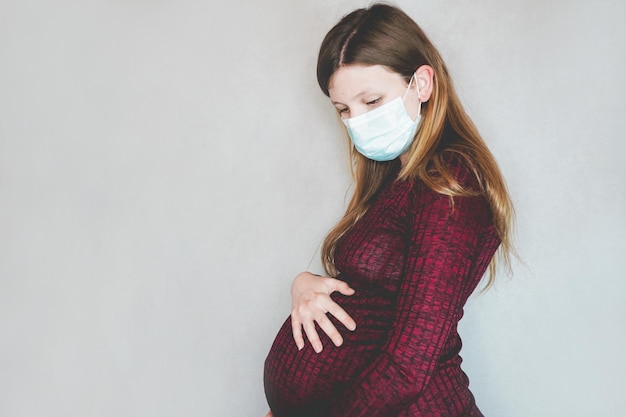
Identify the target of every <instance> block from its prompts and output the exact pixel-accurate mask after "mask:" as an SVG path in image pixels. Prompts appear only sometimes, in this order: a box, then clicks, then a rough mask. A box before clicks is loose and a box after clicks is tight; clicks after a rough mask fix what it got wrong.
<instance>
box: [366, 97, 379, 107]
mask: <svg viewBox="0 0 626 417" xmlns="http://www.w3.org/2000/svg"><path fill="white" fill-rule="evenodd" d="M379 101H380V98H377V99H374V100H372V101H368V102H367V105H368V106H371V105H374V104H377V103H378V102H379Z"/></svg>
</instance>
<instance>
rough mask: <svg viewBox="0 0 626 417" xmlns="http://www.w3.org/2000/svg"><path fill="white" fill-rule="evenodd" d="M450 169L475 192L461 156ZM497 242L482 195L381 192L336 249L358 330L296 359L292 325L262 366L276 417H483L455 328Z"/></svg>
mask: <svg viewBox="0 0 626 417" xmlns="http://www.w3.org/2000/svg"><path fill="white" fill-rule="evenodd" d="M450 169H451V172H452V173H453V175H454V176H455V178H456V179H457V180H458V181H459V182H460V183H461V184H463V185H465V186H466V187H472V188H474V189H478V184H477V181H476V179H475V178H474V176H473V174H472V173H471V171H470V170H469V169H468V168H467V167H465V166H464V165H463V164H462V163H461V162H459V160H458V159H457V158H451V160H450ZM499 244H500V241H499V239H498V237H497V234H496V232H495V230H494V227H493V224H492V218H491V214H490V209H489V206H488V204H487V201H486V199H485V197H483V196H478V197H455V198H454V206H452V205H451V203H450V198H449V197H447V196H444V195H441V194H438V193H436V192H434V191H432V190H430V189H429V188H428V187H426V186H425V185H424V184H423V183H422V182H420V181H395V182H391V183H390V184H388V185H387V186H386V187H384V188H383V189H382V190H381V191H380V193H379V195H378V196H377V197H376V200H375V201H374V203H373V204H372V206H371V207H370V208H369V210H368V211H367V213H366V214H365V215H364V217H363V218H361V219H360V220H359V221H358V223H357V224H356V225H355V226H354V227H353V229H352V230H351V231H350V232H349V233H347V234H346V235H345V236H344V237H343V238H342V239H341V241H340V242H339V244H338V245H337V250H336V254H335V265H336V267H337V269H338V270H339V271H340V272H341V274H340V276H339V279H342V280H345V281H346V282H348V283H349V284H350V285H351V286H352V287H353V288H354V289H355V290H356V293H355V294H354V295H352V296H343V295H340V294H337V293H335V294H333V299H334V300H335V301H337V302H338V303H339V304H340V305H341V306H342V307H343V308H344V309H345V310H346V311H347V312H348V314H350V315H351V316H352V317H353V318H354V320H355V321H356V323H357V329H356V330H355V331H354V332H350V331H348V330H346V329H345V328H344V327H343V326H342V325H341V324H339V323H338V322H337V321H336V320H335V319H334V318H332V317H331V320H333V323H335V325H336V326H337V328H338V329H339V331H340V332H341V334H342V336H343V338H344V344H343V345H342V346H340V347H335V346H334V345H333V343H332V342H331V341H330V339H329V338H328V337H327V336H326V335H325V334H323V332H322V331H321V330H320V329H319V327H318V328H317V329H318V333H320V337H321V338H322V342H323V343H324V350H323V351H322V352H321V353H319V354H317V353H315V351H314V350H313V349H312V348H311V346H310V343H308V341H306V342H307V343H306V346H305V348H304V349H303V350H301V351H298V349H297V348H296V345H295V343H294V341H293V338H292V335H291V323H290V319H287V321H286V322H285V323H284V325H283V326H282V327H281V329H280V331H279V333H278V335H277V336H276V339H275V341H274V344H273V346H272V348H271V350H270V352H269V355H268V357H267V359H266V361H265V375H264V383H265V392H266V396H267V399H268V402H269V405H270V407H271V409H272V411H273V412H274V415H275V417H308V416H310V417H322V416H324V417H357V416H362V417H366V416H367V417H377V416H378V417H396V416H402V417H408V416H412V417H417V416H428V417H437V416H441V417H443V416H446V417H456V416H482V414H481V413H480V411H479V410H478V408H477V407H476V404H475V402H474V397H473V396H472V394H471V392H470V391H469V388H468V385H469V380H468V378H467V376H466V375H465V373H464V372H463V371H462V370H461V357H460V356H459V351H460V350H461V339H460V337H459V335H458V333H457V324H458V322H459V320H460V319H461V317H462V316H463V306H464V304H465V302H466V301H467V298H468V297H469V295H470V294H471V293H472V291H474V289H475V288H476V286H477V284H478V282H479V281H480V278H481V277H482V275H483V274H484V272H485V270H486V268H487V266H488V264H489V261H490V260H491V258H492V256H493V254H494V252H495V251H496V249H497V247H498V245H499Z"/></svg>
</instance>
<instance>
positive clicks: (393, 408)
mask: <svg viewBox="0 0 626 417" xmlns="http://www.w3.org/2000/svg"><path fill="white" fill-rule="evenodd" d="M454 201H455V205H454V209H453V210H452V208H451V204H450V200H449V197H447V196H444V195H440V194H437V193H436V192H434V191H432V190H429V189H427V188H426V187H422V188H421V189H419V190H415V196H414V201H413V203H412V207H413V209H412V218H413V219H414V220H413V224H412V226H411V230H410V236H409V237H408V238H409V239H410V241H409V245H410V247H409V250H408V252H407V258H406V261H405V266H404V267H405V276H404V277H403V281H402V283H401V288H400V294H399V298H398V304H397V307H396V313H395V316H394V322H393V327H392V329H391V332H390V335H389V338H388V340H387V342H386V344H385V345H384V346H383V350H382V353H381V354H380V356H379V357H378V358H377V359H376V360H375V361H374V362H373V363H372V364H371V365H370V366H369V367H367V368H366V369H365V370H364V371H363V372H362V373H361V374H360V375H358V376H357V377H356V378H354V382H353V383H352V384H351V385H349V386H348V387H347V388H346V390H344V391H343V393H341V394H340V395H339V396H338V397H337V399H336V401H335V402H334V403H333V404H332V406H331V409H330V410H329V411H328V413H326V414H325V416H332V417H357V416H362V417H365V416H367V417H375V416H389V415H395V413H397V412H398V411H399V410H400V409H402V408H403V407H406V404H407V402H408V401H410V400H412V399H415V398H418V397H419V395H420V394H421V393H422V391H423V389H424V387H426V386H427V384H428V382H429V381H430V378H431V376H432V374H433V371H434V370H435V367H436V366H437V360H438V359H439V357H440V355H441V353H442V348H443V346H444V344H445V342H446V339H447V338H448V337H449V335H450V334H451V331H452V330H453V329H454V328H455V326H456V324H457V322H458V320H459V319H460V317H461V316H462V308H463V305H464V303H465V301H466V299H467V296H469V294H470V293H471V291H472V290H473V289H474V288H475V286H476V285H477V281H478V280H479V279H480V276H481V275H482V273H483V272H484V270H485V268H486V266H487V265H488V263H489V260H490V259H491V256H492V255H493V251H495V248H496V247H497V244H498V241H497V237H496V236H495V232H493V230H492V226H491V217H490V215H489V213H490V212H489V207H488V204H487V201H486V200H485V199H484V198H483V197H458V198H455V199H454ZM485 236H489V241H481V239H482V238H484V237H485ZM483 248H488V249H487V250H483ZM476 265H479V267H478V269H476V268H477V267H476Z"/></svg>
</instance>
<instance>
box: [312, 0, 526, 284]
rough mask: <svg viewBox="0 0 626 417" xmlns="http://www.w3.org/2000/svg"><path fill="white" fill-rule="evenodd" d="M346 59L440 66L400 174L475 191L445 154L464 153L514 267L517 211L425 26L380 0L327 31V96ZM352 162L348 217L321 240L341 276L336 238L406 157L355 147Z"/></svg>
mask: <svg viewBox="0 0 626 417" xmlns="http://www.w3.org/2000/svg"><path fill="white" fill-rule="evenodd" d="M345 65H383V66H385V67H387V68H389V69H391V70H392V71H394V72H396V73H398V74H400V75H401V76H403V77H404V78H405V79H406V81H407V82H408V81H409V79H410V78H411V76H412V75H413V73H414V72H415V70H416V69H417V68H419V67H420V66H422V65H429V66H431V67H432V68H433V71H434V77H433V91H432V94H431V97H430V100H429V101H427V102H425V103H423V104H422V120H421V122H420V127H419V129H418V132H417V134H416V138H415V140H414V141H413V143H412V145H411V147H410V148H409V149H408V150H407V151H406V152H407V156H408V158H407V160H406V163H405V164H404V166H403V167H402V169H401V171H400V173H399V175H398V176H399V179H400V180H412V179H419V180H421V181H423V182H424V183H425V184H426V185H427V186H428V187H430V188H431V189H433V190H434V191H436V192H438V193H441V194H444V195H447V196H449V197H450V198H453V197H456V196H461V197H462V196H471V195H476V191H472V190H467V189H464V188H463V187H462V186H461V185H460V184H459V183H458V182H457V181H456V180H455V179H454V178H453V176H452V175H451V174H450V172H449V170H448V167H447V164H446V162H445V160H444V156H443V154H444V152H445V153H449V152H453V153H455V154H457V155H458V156H459V157H461V158H463V159H464V160H465V162H466V163H467V164H468V166H469V167H470V168H471V169H472V170H473V172H474V174H475V175H476V178H477V179H478V182H479V184H480V185H481V186H482V188H483V190H482V192H484V194H485V196H486V197H487V199H488V201H489V204H490V207H491V211H492V216H493V222H494V227H495V229H496V232H497V233H498V236H499V238H500V240H501V242H502V243H501V245H500V248H499V250H498V252H499V255H500V258H501V259H502V260H503V261H504V263H505V265H506V266H507V267H508V268H510V254H511V253H513V247H512V242H511V240H512V238H511V225H512V222H513V217H514V213H513V205H512V203H511V200H510V198H509V195H508V191H507V188H506V185H505V183H504V180H503V178H502V175H501V173H500V169H499V168H498V165H497V163H496V161H495V159H494V157H493V155H492V154H491V152H490V151H489V149H488V148H487V145H486V144H485V142H484V141H483V139H482V138H481V136H480V134H479V132H478V129H477V128H476V126H475V125H474V123H473V122H472V121H471V119H470V118H469V116H468V115H467V113H466V112H465V110H464V109H463V106H462V105H461V102H460V100H459V98H458V96H457V94H456V92H455V90H454V86H453V84H452V80H451V78H450V75H449V73H448V70H447V68H446V65H445V63H444V62H443V59H442V58H441V55H440V54H439V52H438V51H437V49H436V48H435V47H434V45H433V44H432V43H431V42H430V40H429V39H428V38H427V37H426V35H425V34H424V32H423V31H422V30H421V29H420V27H419V26H418V25H417V24H416V23H415V22H414V21H413V20H412V19H411V18H410V17H409V16H407V15H406V14H405V13H404V12H403V11H401V10H400V9H398V8H396V7H393V6H389V5H385V4H374V5H372V6H371V7H369V8H364V9H358V10H355V11H354V12H352V13H350V14H348V15H346V16H345V17H343V18H342V19H341V20H340V21H339V23H337V25H335V26H334V27H333V28H332V29H331V30H330V31H329V32H328V34H327V35H326V37H325V38H324V40H323V41H322V45H321V47H320V52H319V56H318V63H317V80H318V83H319V85H320V88H321V89H322V91H323V92H324V94H326V95H327V96H328V95H329V92H328V85H329V82H330V78H331V77H332V75H333V74H334V72H335V71H336V70H337V69H338V68H340V67H341V66H345ZM444 131H445V132H446V134H445V135H444ZM351 160H352V174H353V179H354V182H355V184H354V185H355V186H354V193H353V195H352V198H351V200H350V203H349V204H348V207H347V209H346V213H345V214H344V216H343V218H342V219H341V220H340V221H339V223H337V225H336V226H335V227H334V228H333V229H332V230H331V231H330V232H329V233H328V235H327V237H326V239H325V240H324V243H323V245H322V251H321V256H322V264H323V266H324V269H325V271H326V273H327V274H328V275H330V276H336V275H337V270H336V268H335V265H334V255H335V248H336V245H337V242H338V241H339V239H340V238H341V237H342V236H343V235H344V234H345V233H346V232H347V231H349V230H350V229H351V228H352V227H353V226H354V224H355V223H356V222H357V221H358V220H359V219H360V218H361V216H363V214H365V212H366V211H367V209H368V207H369V205H370V203H371V202H372V199H373V198H374V196H375V195H376V194H377V192H378V191H379V190H380V188H381V187H382V185H383V184H385V183H386V182H387V181H389V180H390V175H392V173H394V172H396V169H397V164H398V163H399V162H398V161H397V160H395V161H389V162H376V161H373V160H370V159H368V158H366V157H364V156H363V155H361V154H359V153H358V152H357V151H356V150H355V149H354V146H352V147H351ZM495 265H496V264H495V257H494V259H492V261H491V264H490V266H489V269H490V274H489V279H488V282H487V285H486V287H489V286H490V285H491V284H492V283H493V280H494V278H495V271H496V267H495Z"/></svg>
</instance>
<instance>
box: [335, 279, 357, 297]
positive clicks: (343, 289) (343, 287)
mask: <svg viewBox="0 0 626 417" xmlns="http://www.w3.org/2000/svg"><path fill="white" fill-rule="evenodd" d="M337 291H339V292H340V293H342V294H343V295H353V294H354V288H352V287H350V286H349V285H348V283H347V282H345V281H340V284H337Z"/></svg>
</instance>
